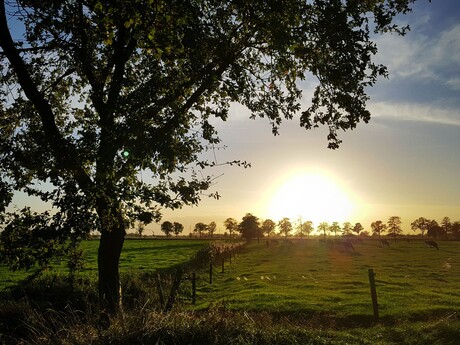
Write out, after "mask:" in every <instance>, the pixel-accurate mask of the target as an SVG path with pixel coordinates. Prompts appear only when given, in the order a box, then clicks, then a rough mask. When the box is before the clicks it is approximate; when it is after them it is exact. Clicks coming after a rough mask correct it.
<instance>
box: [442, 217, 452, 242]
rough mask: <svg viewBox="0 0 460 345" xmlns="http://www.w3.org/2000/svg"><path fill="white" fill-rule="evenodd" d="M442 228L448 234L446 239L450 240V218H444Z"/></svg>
mask: <svg viewBox="0 0 460 345" xmlns="http://www.w3.org/2000/svg"><path fill="white" fill-rule="evenodd" d="M441 227H442V229H443V230H444V232H445V233H446V239H448V235H449V234H450V233H451V232H452V222H451V221H450V218H449V217H444V218H443V219H442V221H441Z"/></svg>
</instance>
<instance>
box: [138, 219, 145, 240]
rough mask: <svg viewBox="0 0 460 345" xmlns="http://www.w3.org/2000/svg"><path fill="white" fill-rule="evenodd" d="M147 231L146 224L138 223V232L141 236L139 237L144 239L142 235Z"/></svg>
mask: <svg viewBox="0 0 460 345" xmlns="http://www.w3.org/2000/svg"><path fill="white" fill-rule="evenodd" d="M144 230H145V224H144V223H142V222H138V223H137V227H136V231H137V233H138V234H139V236H141V237H142V234H143V233H144Z"/></svg>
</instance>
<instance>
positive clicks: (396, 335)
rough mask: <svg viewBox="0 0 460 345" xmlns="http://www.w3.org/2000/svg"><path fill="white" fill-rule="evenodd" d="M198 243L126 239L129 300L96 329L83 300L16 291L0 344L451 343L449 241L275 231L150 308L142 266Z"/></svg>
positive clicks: (459, 287)
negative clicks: (374, 298) (349, 243)
mask: <svg viewBox="0 0 460 345" xmlns="http://www.w3.org/2000/svg"><path fill="white" fill-rule="evenodd" d="M207 242H209V241H207V240H174V239H171V240H127V241H126V243H125V248H124V251H123V255H122V260H121V274H122V281H123V282H124V283H123V284H124V288H125V296H126V297H127V301H128V300H129V301H130V302H129V303H126V304H125V307H126V309H125V311H124V314H123V316H122V317H121V318H120V319H115V320H113V322H112V324H111V326H110V327H109V328H108V329H106V330H105V329H100V328H98V326H97V313H95V312H94V310H93V308H92V307H90V308H89V309H87V311H86V312H85V317H84V318H82V316H81V314H80V313H79V312H77V311H75V310H73V309H68V307H67V304H66V303H64V304H62V305H63V306H64V307H62V308H61V307H59V306H57V305H55V304H53V302H52V301H50V302H46V303H38V302H36V301H34V300H33V299H30V298H31V297H27V298H26V299H24V298H22V299H21V301H18V302H16V301H15V302H13V301H3V302H2V303H3V304H2V307H3V309H4V311H3V312H0V343H2V341H4V340H5V339H7V342H8V341H9V340H10V339H14V340H17V339H25V340H24V342H23V343H34V344H48V343H50V342H52V343H55V344H85V345H89V344H105V343H111V344H126V343H130V344H229V343H232V344H322V345H325V344H353V345H362V344H372V345H373V344H381V345H396V344H411V345H412V344H413V345H415V344H417V345H424V344H427V345H428V344H430V345H432V344H436V345H446V344H448V345H456V344H460V340H459V339H460V317H459V316H460V314H459V312H460V242H454V241H440V242H438V244H439V247H440V249H439V251H437V250H435V249H433V248H426V247H425V246H424V243H423V242H422V241H421V240H412V241H410V242H407V241H398V242H396V243H393V242H391V243H390V244H391V247H390V248H380V246H379V245H378V241H375V240H371V239H367V240H365V241H364V242H362V243H356V244H354V247H355V250H354V251H352V250H345V248H344V247H343V246H336V247H330V246H327V245H326V243H322V242H320V241H318V240H317V239H311V240H305V239H304V240H288V241H284V240H282V239H279V240H278V241H277V243H275V242H272V243H271V245H270V246H269V247H268V246H267V245H266V242H265V241H261V242H260V243H257V242H256V241H254V242H252V243H250V244H248V245H247V246H246V247H244V248H243V250H242V252H240V253H239V254H238V255H237V256H236V258H233V260H232V262H231V263H230V262H229V261H228V259H227V260H226V261H225V265H224V272H221V265H220V264H221V261H220V259H217V260H216V262H215V265H214V269H213V283H212V284H210V283H209V269H208V267H205V268H203V267H202V268H201V269H197V270H196V272H197V274H198V278H199V279H198V282H197V300H196V304H195V305H192V303H191V301H190V300H186V301H185V300H183V301H182V303H177V304H176V306H175V309H174V310H173V312H171V313H168V314H165V313H163V312H161V311H159V309H158V306H157V304H155V303H158V302H157V301H158V298H157V296H154V295H155V294H157V292H158V291H157V289H156V288H155V284H154V282H153V281H152V280H149V279H150V278H149V279H147V280H143V279H142V278H141V277H142V272H153V271H154V270H156V269H167V268H170V267H172V266H175V265H178V264H181V263H185V262H186V261H188V260H189V259H190V258H191V257H192V256H193V255H194V254H195V253H196V252H197V251H198V250H200V249H201V248H203V246H205V244H206V243H207ZM97 245H98V241H96V240H93V241H88V242H85V243H84V244H83V248H84V251H85V258H86V268H85V270H84V271H83V272H82V273H81V276H82V277H86V278H88V277H94V278H95V276H96V257H97V255H96V254H97ZM370 268H372V269H373V270H374V272H375V273H376V277H375V279H376V289H377V295H378V302H379V312H380V321H379V322H378V323H375V322H374V320H373V310H372V303H371V297H370V288H369V277H368V270H369V269H370ZM61 271H62V272H63V273H64V274H65V270H64V269H63V268H61ZM3 272H5V271H2V272H1V273H0V274H2V279H3V281H7V280H8V278H6V277H3V274H4V273H3ZM133 272H137V273H134V274H133ZM188 273H190V272H187V275H188ZM10 276H11V275H10ZM48 282H49V281H48ZM53 282H54V281H53ZM10 283H11V282H10ZM48 284H49V283H47V282H46V281H45V282H44V283H42V286H41V289H42V292H41V293H38V294H36V295H38V296H45V295H47V296H51V298H54V297H53V296H56V292H55V291H63V290H62V288H60V289H61V290H53V291H51V292H48V291H47V289H48V288H47V286H48ZM63 284H64V285H65V284H66V283H65V280H64V283H63ZM136 284H139V286H140V288H139V287H136ZM142 284H146V285H142ZM55 285H57V284H55ZM190 287H191V283H190V281H189V280H184V281H183V283H182V289H181V290H182V291H183V292H184V291H185V292H186V293H188V292H189V291H190ZM56 288H57V286H56ZM77 288H78V287H77ZM32 289H34V290H35V289H37V287H36V286H35V285H34V286H32ZM66 289H67V288H65V287H64V290H65V291H67V292H69V291H74V290H68V289H67V290H66ZM85 289H86V290H85ZM43 291H44V292H43ZM79 291H80V292H78V293H80V294H82V295H84V294H88V295H89V296H92V298H93V299H92V301H93V302H91V303H93V304H94V303H95V302H94V301H95V299H96V300H97V292H96V291H95V285H94V284H90V285H85V286H83V290H79ZM136 291H138V292H136ZM139 291H140V292H141V294H139ZM165 292H166V293H167V292H168V291H167V289H166V290H165ZM58 295H59V296H60V295H61V294H59V293H58ZM48 298H49V297H48ZM74 300H75V299H74ZM87 300H88V301H89V300H91V299H90V298H88V299H87ZM31 301H32V302H31ZM64 302H65V301H64ZM40 305H43V306H44V307H43V308H42V309H40V308H41V307H38V309H37V306H40ZM83 305H85V304H83ZM86 305H87V304H86ZM51 306H53V307H51ZM12 320H16V321H14V322H13V321H12ZM18 320H19V321H18ZM82 320H86V321H82ZM2 323H3V326H2ZM2 327H3V328H4V329H5V331H4V335H3V336H2Z"/></svg>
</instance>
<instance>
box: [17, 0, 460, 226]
mask: <svg viewBox="0 0 460 345" xmlns="http://www.w3.org/2000/svg"><path fill="white" fill-rule="evenodd" d="M397 21H398V23H400V24H410V26H411V31H410V32H409V33H408V34H407V35H406V36H404V37H400V36H397V35H378V36H376V37H375V41H376V42H377V46H378V49H379V52H378V54H377V56H376V57H375V59H376V60H375V61H376V62H380V63H382V64H384V65H386V66H387V67H388V70H389V73H390V77H389V79H384V78H381V79H379V80H378V82H377V84H376V85H375V86H374V87H372V88H369V89H368V90H367V92H368V94H369V95H370V97H371V98H370V100H369V102H368V109H369V110H370V111H371V114H372V118H371V121H370V123H368V124H364V123H362V124H359V125H358V127H357V128H356V129H355V130H353V131H349V132H342V133H341V134H340V138H341V139H342V140H343V143H342V144H341V146H340V148H339V149H337V150H330V149H328V148H327V139H326V136H327V130H326V128H319V129H314V130H309V131H307V130H305V129H303V128H300V126H299V119H298V118H297V119H293V120H291V121H285V122H284V123H283V125H282V126H281V128H280V131H279V132H280V135H278V136H273V135H272V133H271V126H270V124H269V123H268V121H267V120H266V119H256V120H250V119H249V116H250V114H249V112H248V110H247V109H245V108H244V107H242V106H240V105H237V104H235V105H233V106H232V108H231V111H230V116H229V119H228V120H227V121H226V122H216V123H215V125H216V127H217V129H218V131H219V133H220V138H221V139H222V144H223V145H225V146H226V149H222V148H216V150H215V152H213V153H210V154H211V155H212V156H211V157H212V158H213V159H214V156H215V159H216V160H217V162H218V163H223V162H225V161H231V160H242V161H247V162H250V163H251V168H247V169H245V168H241V167H235V166H232V167H230V166H219V167H216V168H213V169H211V170H209V171H207V173H209V174H211V175H213V176H215V177H216V179H215V184H214V185H213V186H212V188H211V190H210V192H214V191H218V193H219V195H221V198H220V199H219V200H216V199H213V198H209V197H207V196H205V195H203V198H202V202H201V203H200V205H199V206H194V207H184V208H182V209H180V210H176V211H169V210H165V211H164V214H163V219H162V221H166V220H168V221H171V222H180V223H182V224H183V225H184V226H185V231H184V233H185V234H188V233H189V232H190V231H191V230H192V229H193V227H194V225H195V224H196V223H197V222H203V223H206V224H208V223H210V222H211V221H215V222H216V223H217V229H218V232H221V233H222V232H224V231H225V228H224V225H223V221H224V220H225V219H227V218H230V217H231V218H235V219H236V220H237V221H241V219H242V217H243V216H244V215H245V214H246V213H252V214H253V215H255V216H257V217H259V218H260V219H261V220H263V219H267V218H270V219H272V220H274V221H279V220H280V219H281V218H283V217H288V218H290V220H291V222H293V223H294V224H295V223H296V222H298V221H299V220H300V219H301V220H302V221H307V220H311V221H313V223H314V226H317V225H318V224H319V222H321V221H327V222H329V223H332V222H333V221H338V222H339V223H343V222H345V221H349V222H351V223H352V224H354V223H356V222H360V223H361V224H362V225H363V227H364V229H365V230H367V231H370V224H371V223H372V222H374V221H376V220H382V221H383V222H386V221H387V220H388V218H389V217H390V216H400V217H401V220H402V228H403V230H404V231H406V232H408V233H409V232H411V230H410V223H411V222H412V221H414V220H415V219H416V218H418V217H425V218H429V219H435V220H437V221H438V222H440V221H441V220H442V218H443V217H445V216H448V217H450V218H451V220H452V221H456V220H459V221H460V97H459V96H460V1H458V0H432V2H431V3H429V1H428V0H419V1H418V2H417V3H416V4H415V5H414V10H413V12H412V13H411V14H409V15H406V16H402V17H398V19H397ZM313 87H314V82H313V81H311V82H310V81H308V80H307V82H306V83H305V85H304V95H303V102H305V104H308V101H309V99H311V96H312V90H313ZM22 198H23V196H21V195H17V196H16V197H15V199H14V203H16V204H19V203H21V199H22ZM160 224H161V222H160V223H159V224H150V225H147V227H146V232H145V234H147V235H150V234H152V233H153V234H155V235H160V234H161V232H160Z"/></svg>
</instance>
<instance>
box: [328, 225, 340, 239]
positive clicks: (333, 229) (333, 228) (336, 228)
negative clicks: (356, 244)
mask: <svg viewBox="0 0 460 345" xmlns="http://www.w3.org/2000/svg"><path fill="white" fill-rule="evenodd" d="M329 231H331V232H333V233H334V236H335V237H337V233H338V232H340V225H339V223H338V222H333V223H332V225H331V226H330V227H329Z"/></svg>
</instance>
